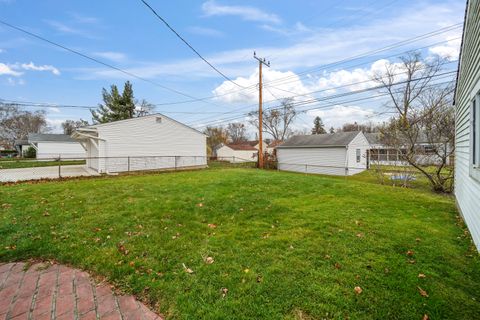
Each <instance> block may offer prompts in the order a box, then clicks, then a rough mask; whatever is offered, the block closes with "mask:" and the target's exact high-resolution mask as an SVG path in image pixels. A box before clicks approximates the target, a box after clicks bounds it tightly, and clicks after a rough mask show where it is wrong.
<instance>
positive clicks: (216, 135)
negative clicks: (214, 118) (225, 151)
mask: <svg viewBox="0 0 480 320" xmlns="http://www.w3.org/2000/svg"><path fill="white" fill-rule="evenodd" d="M203 133H205V134H206V135H207V154H208V155H212V153H213V150H215V148H216V147H218V146H219V145H220V144H222V143H227V140H228V133H227V130H225V128H224V127H210V126H209V127H207V128H205V130H204V131H203Z"/></svg>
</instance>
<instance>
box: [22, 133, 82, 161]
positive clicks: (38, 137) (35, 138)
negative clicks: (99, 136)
mask: <svg viewBox="0 0 480 320" xmlns="http://www.w3.org/2000/svg"><path fill="white" fill-rule="evenodd" d="M15 146H16V148H17V150H18V151H19V153H20V155H22V156H23V155H24V154H25V152H26V151H27V149H28V148H33V149H35V151H36V154H37V156H36V158H37V159H43V160H46V159H59V158H60V159H61V158H63V159H82V158H84V157H85V150H84V149H83V147H82V146H81V145H80V143H78V141H75V140H74V139H72V138H71V137H70V136H69V135H66V134H45V133H29V134H28V137H27V140H21V141H16V142H15Z"/></svg>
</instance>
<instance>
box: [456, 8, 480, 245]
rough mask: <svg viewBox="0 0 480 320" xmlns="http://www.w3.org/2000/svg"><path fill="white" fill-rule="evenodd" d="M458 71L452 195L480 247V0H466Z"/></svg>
mask: <svg viewBox="0 0 480 320" xmlns="http://www.w3.org/2000/svg"><path fill="white" fill-rule="evenodd" d="M468 3H469V8H468V12H467V20H466V25H465V32H464V39H463V47H462V54H461V60H460V71H459V78H458V82H457V90H456V95H455V100H456V101H455V106H456V130H455V135H456V139H455V140H456V141H455V142H456V149H455V196H456V198H457V203H458V207H459V209H460V211H461V213H462V216H463V218H464V220H465V222H466V224H467V226H468V228H469V230H470V233H471V235H472V238H473V240H474V242H475V244H476V246H477V248H478V249H480V171H479V170H480V169H475V168H473V167H472V164H471V163H472V162H471V136H470V135H471V122H470V117H471V114H470V112H471V111H470V103H471V101H472V100H473V98H474V95H475V94H476V93H477V92H479V91H480V56H479V52H480V14H478V13H479V12H480V1H479V0H470V1H469V2H468Z"/></svg>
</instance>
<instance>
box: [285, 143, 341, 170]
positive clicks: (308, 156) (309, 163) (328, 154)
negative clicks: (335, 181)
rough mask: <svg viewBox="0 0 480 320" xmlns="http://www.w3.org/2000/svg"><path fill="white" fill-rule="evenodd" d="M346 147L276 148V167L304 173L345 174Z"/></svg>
mask: <svg viewBox="0 0 480 320" xmlns="http://www.w3.org/2000/svg"><path fill="white" fill-rule="evenodd" d="M346 151H347V150H346V148H345V147H335V148H303V147H295V148H278V149H277V158H278V169H279V170H284V171H295V172H304V173H317V174H330V175H345V173H346V171H345V163H346Z"/></svg>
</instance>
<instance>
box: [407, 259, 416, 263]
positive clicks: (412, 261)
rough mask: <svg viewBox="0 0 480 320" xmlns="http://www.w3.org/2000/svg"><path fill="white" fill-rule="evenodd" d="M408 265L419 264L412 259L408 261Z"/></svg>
mask: <svg viewBox="0 0 480 320" xmlns="http://www.w3.org/2000/svg"><path fill="white" fill-rule="evenodd" d="M408 263H410V264H415V263H417V261H415V260H414V259H411V260H408Z"/></svg>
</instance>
